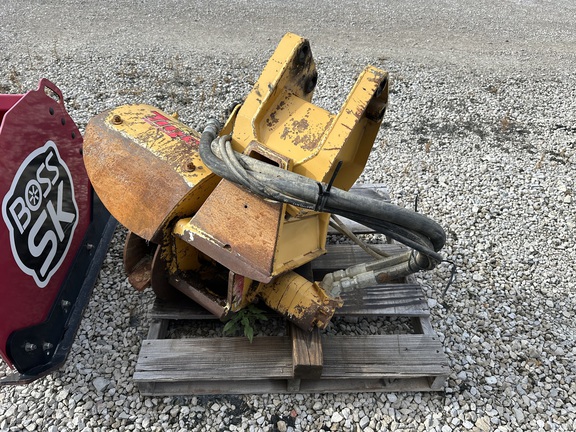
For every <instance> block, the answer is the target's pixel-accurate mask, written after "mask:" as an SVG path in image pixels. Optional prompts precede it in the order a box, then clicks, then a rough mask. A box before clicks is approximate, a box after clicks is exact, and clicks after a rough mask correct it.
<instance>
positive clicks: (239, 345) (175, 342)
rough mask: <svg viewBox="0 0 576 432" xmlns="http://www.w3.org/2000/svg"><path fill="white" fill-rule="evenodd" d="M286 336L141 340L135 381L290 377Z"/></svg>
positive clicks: (288, 342)
mask: <svg viewBox="0 0 576 432" xmlns="http://www.w3.org/2000/svg"><path fill="white" fill-rule="evenodd" d="M291 358H292V349H291V340H290V338H289V337H287V336H284V337H280V336H276V337H257V338H254V340H253V342H252V343H250V342H248V340H247V339H246V338H240V337H234V338H232V337H231V338H191V339H158V340H145V341H143V342H142V348H141V350H140V355H139V357H138V362H137V364H136V372H135V374H134V379H135V380H136V381H174V380H182V379H197V380H222V379H225V380H247V379H248V380H249V379H256V378H285V379H287V378H291V377H292V361H291Z"/></svg>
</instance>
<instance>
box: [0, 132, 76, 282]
mask: <svg viewBox="0 0 576 432" xmlns="http://www.w3.org/2000/svg"><path fill="white" fill-rule="evenodd" d="M2 217H3V218H4V222H5V223H6V225H7V226H8V229H9V231H10V246H11V247H12V253H13V254H14V259H15V260H16V262H17V263H18V266H19V267H20V269H21V270H22V271H23V272H24V273H26V274H28V275H30V276H32V277H33V278H34V281H35V282H36V284H37V285H38V286H39V287H40V288H44V287H45V286H46V285H47V284H48V282H49V281H50V278H51V277H52V276H53V275H54V273H56V271H57V270H58V268H59V267H60V265H61V264H62V262H63V261H64V258H65V257H66V254H67V253H68V249H69V248H70V243H71V242H72V237H73V235H74V230H75V229H76V225H78V206H77V205H76V200H75V199H74V184H73V182H72V176H71V175H70V171H69V170H68V167H67V166H66V163H65V162H64V161H63V160H62V159H61V158H60V154H59V153H58V149H57V148H56V144H54V142H53V141H48V142H47V143H46V144H45V145H44V146H43V147H41V148H39V149H36V150H34V151H33V152H32V153H30V154H29V155H28V157H27V158H26V159H25V160H24V162H22V165H20V168H18V171H17V172H16V176H15V177H14V180H12V186H11V187H10V190H9V191H8V193H7V194H6V196H5V197H4V199H3V200H2Z"/></svg>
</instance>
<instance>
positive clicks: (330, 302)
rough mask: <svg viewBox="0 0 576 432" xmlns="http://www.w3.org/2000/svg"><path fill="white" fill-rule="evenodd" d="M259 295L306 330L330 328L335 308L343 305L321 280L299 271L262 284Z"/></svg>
mask: <svg viewBox="0 0 576 432" xmlns="http://www.w3.org/2000/svg"><path fill="white" fill-rule="evenodd" d="M255 295H256V296H257V297H259V298H261V299H262V300H264V302H265V303H266V305H267V306H269V307H270V308H272V309H274V310H275V311H277V312H279V313H280V314H281V315H284V316H286V318H287V319H288V320H290V321H291V322H293V323H294V324H295V325H297V326H298V327H300V328H302V329H303V330H310V329H312V328H314V327H318V328H320V329H324V328H326V326H327V325H328V324H329V322H330V319H331V318H332V316H333V315H334V312H335V310H336V309H337V308H338V307H341V306H342V304H343V303H342V300H341V299H340V298H335V297H331V296H329V295H328V294H326V292H325V291H324V290H323V289H322V288H320V286H319V285H318V284H317V283H315V282H310V281H308V280H307V279H306V278H304V277H302V276H300V275H299V274H297V273H295V272H288V273H285V274H283V275H282V276H279V277H277V278H276V279H274V280H273V281H272V282H270V283H268V284H260V285H259V287H258V288H257V293H255Z"/></svg>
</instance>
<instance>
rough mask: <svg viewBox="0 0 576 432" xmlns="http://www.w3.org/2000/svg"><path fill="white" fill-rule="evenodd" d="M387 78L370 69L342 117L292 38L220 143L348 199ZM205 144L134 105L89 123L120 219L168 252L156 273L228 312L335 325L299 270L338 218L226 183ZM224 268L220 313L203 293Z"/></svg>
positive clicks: (98, 172) (91, 152) (88, 153)
mask: <svg viewBox="0 0 576 432" xmlns="http://www.w3.org/2000/svg"><path fill="white" fill-rule="evenodd" d="M387 77H388V75H387V73H386V72H385V71H382V70H380V69H377V68H375V67H372V66H368V67H367V68H366V69H364V71H363V72H362V73H361V74H360V76H359V78H358V80H357V81H356V83H355V85H354V86H353V88H352V90H351V91H350V94H349V95H348V97H347V99H346V101H345V102H344V105H343V106H342V108H341V109H340V111H339V112H338V113H337V114H332V113H330V112H328V111H326V110H324V109H322V108H320V107H318V106H316V105H314V104H313V103H312V95H313V92H314V89H315V86H316V81H317V79H318V74H317V71H316V66H315V64H314V60H313V58H312V53H311V50H310V45H309V43H308V41H307V40H306V39H303V38H301V37H299V36H296V35H294V34H290V33H289V34H287V35H285V36H284V37H283V38H282V41H281V42H280V44H279V46H278V48H277V49H276V51H275V52H274V54H273V56H272V57H271V58H270V60H269V61H268V63H267V65H266V67H265V68H264V70H263V72H262V74H261V76H260V78H259V79H258V81H257V82H256V83H255V85H254V87H253V89H252V91H251V92H250V93H249V94H248V96H247V97H246V98H245V100H244V102H243V103H242V105H241V106H238V107H236V108H235V109H234V110H233V112H232V114H231V115H230V117H229V118H228V120H227V122H226V124H225V126H224V128H223V130H222V132H221V134H222V135H228V134H230V135H231V137H232V138H231V142H232V146H233V148H234V149H235V150H236V151H238V152H243V153H246V154H248V155H250V156H252V157H255V158H258V159H260V160H265V161H268V162H269V163H272V164H276V165H278V166H280V167H281V168H283V169H286V170H290V171H294V172H296V173H298V174H301V175H304V176H306V177H309V178H311V179H314V180H316V181H318V182H322V183H328V182H329V181H331V180H333V181H334V183H333V184H334V186H335V187H338V188H341V189H345V190H347V189H349V188H350V187H351V186H352V185H353V184H354V182H355V181H356V179H357V178H358V176H359V175H360V174H361V172H362V170H363V169H364V166H365V164H366V161H367V159H368V155H369V153H370V151H371V148H372V145H373V142H374V139H375V137H376V134H377V131H378V129H379V126H380V123H381V121H382V116H383V115H384V112H385V110H386V107H387V102H388V80H387ZM199 138H200V136H199V134H198V133H197V132H196V131H194V130H193V129H191V128H189V127H188V126H186V125H185V124H183V123H182V122H180V121H179V120H178V119H177V116H170V115H168V114H166V113H164V112H162V111H160V110H158V109H157V108H154V107H152V106H149V105H126V106H122V107H118V108H115V109H113V110H109V111H106V112H104V113H102V114H100V115H99V116H96V117H95V118H94V119H92V120H91V121H90V122H89V124H88V126H87V130H86V137H85V141H84V142H85V145H84V158H85V164H86V168H87V171H88V174H89V176H90V179H91V181H92V183H93V184H94V188H95V190H96V192H97V193H98V195H99V196H100V197H101V199H102V201H103V202H104V204H105V205H106V207H107V208H108V209H109V210H110V211H111V213H112V214H113V215H114V216H115V217H116V219H118V220H119V222H120V223H122V224H123V225H125V226H126V227H128V228H129V229H130V230H131V231H133V232H134V233H135V234H137V235H138V236H140V237H142V238H143V239H145V240H150V241H153V242H155V243H158V244H159V248H158V251H159V253H158V259H157V260H155V261H154V262H153V264H152V265H153V267H154V271H155V272H156V274H157V275H158V272H164V273H165V277H164V274H162V277H160V278H157V279H156V280H158V281H160V282H159V285H160V284H162V285H163V284H164V283H165V284H168V282H167V281H178V284H179V285H178V289H179V290H181V291H182V292H185V293H188V294H187V295H189V296H191V297H192V298H194V299H200V301H203V302H205V303H202V304H203V305H204V306H206V307H207V308H208V309H209V310H216V309H217V310H218V311H219V313H228V312H235V311H238V310H240V309H241V308H243V307H245V306H246V305H247V304H249V303H250V302H252V301H254V300H255V299H257V298H261V299H263V300H264V301H265V303H266V304H267V305H268V306H270V307H271V308H273V309H275V310H277V311H278V312H280V313H281V314H283V315H286V316H287V317H289V319H291V320H292V321H294V322H295V323H296V324H297V325H299V326H301V327H302V328H310V327H311V326H318V327H321V328H324V327H325V326H326V325H327V323H328V321H329V320H330V318H331V317H332V315H333V313H334V311H335V309H336V308H337V307H339V306H341V304H342V303H341V301H340V300H339V299H335V298H331V297H329V296H328V295H327V294H326V293H325V292H324V291H323V290H322V289H321V288H320V286H319V285H318V284H316V283H313V282H309V281H307V280H306V279H304V278H303V277H301V276H299V275H297V274H296V273H294V272H293V271H291V270H293V269H295V268H297V267H299V266H301V265H303V264H305V263H307V262H309V261H311V260H312V259H314V258H316V257H318V256H319V255H321V254H322V253H324V252H325V244H326V234H327V230H328V222H329V217H330V215H328V214H326V213H321V212H315V211H311V210H305V209H301V208H298V207H294V206H292V205H286V204H280V203H275V202H270V201H268V200H264V199H262V198H259V197H257V196H255V195H254V194H252V193H251V192H248V191H247V190H245V189H243V188H242V187H239V186H236V185H234V184H232V183H230V182H228V181H222V182H220V178H219V177H217V176H216V175H214V174H213V173H212V172H211V171H210V170H209V169H208V168H207V167H206V166H205V165H204V163H203V161H202V160H201V158H200V155H199V153H198V145H199ZM338 163H341V168H340V170H339V172H338V174H337V176H335V177H334V173H335V169H336V166H337V165H338ZM333 177H334V178H333ZM219 182H220V183H219ZM224 268H226V269H229V270H230V275H229V277H228V293H227V295H224V297H222V298H220V299H219V301H218V303H219V305H218V308H212V309H210V306H211V303H210V302H211V301H212V300H210V299H213V298H214V297H213V294H214V293H208V294H210V295H203V293H202V292H201V291H202V290H206V289H208V290H209V288H206V286H205V284H204V280H206V281H209V278H210V275H211V274H212V273H213V272H219V274H221V273H222V271H223V269H224ZM190 272H193V273H195V275H194V276H193V277H190V278H189V279H187V275H189V274H190ZM224 275H225V276H226V271H224ZM218 279H219V280H221V279H222V278H221V277H219V278H218ZM154 280H155V278H154V275H152V284H153V285H154ZM196 282H198V284H197V285H195V283H196ZM170 283H172V282H170ZM208 285H209V283H208ZM164 288H165V286H164V285H163V286H162V288H161V289H159V290H158V291H157V290H156V289H155V291H156V292H157V293H158V292H160V291H162V290H163V289H164ZM220 300H222V301H220ZM222 302H225V303H226V305H225V307H223V308H222V305H221V303H222Z"/></svg>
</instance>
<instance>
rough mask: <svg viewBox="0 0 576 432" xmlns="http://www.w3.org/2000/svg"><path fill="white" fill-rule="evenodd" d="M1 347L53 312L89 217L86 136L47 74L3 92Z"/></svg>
mask: <svg viewBox="0 0 576 432" xmlns="http://www.w3.org/2000/svg"><path fill="white" fill-rule="evenodd" d="M0 121H1V124H0V202H1V205H2V217H1V219H2V220H0V271H1V274H0V354H1V355H2V357H3V358H4V360H5V361H6V362H8V364H10V360H9V358H8V356H7V353H6V341H7V339H8V337H9V336H10V333H11V332H13V331H14V330H16V329H20V328H25V327H28V326H32V325H35V324H38V323H41V322H42V321H44V319H45V318H46V316H47V314H48V312H49V310H50V307H51V306H52V303H53V301H54V299H55V297H56V295H57V294H58V290H59V287H60V285H61V284H62V282H63V281H64V279H65V277H66V274H67V272H68V268H69V267H70V264H71V263H72V261H73V259H74V256H75V255H76V252H77V251H78V247H79V246H80V243H81V242H82V239H83V237H84V233H85V232H86V229H87V227H88V225H89V223H90V211H91V209H90V206H91V200H90V198H91V196H90V194H91V191H90V184H89V181H88V177H87V175H86V171H85V168H84V164H83V161H82V153H81V149H82V136H81V135H80V132H79V130H78V128H77V127H76V125H75V123H74V122H73V120H72V118H71V117H70V116H69V115H68V113H67V112H66V110H65V108H64V99H63V97H62V93H61V92H60V90H59V89H58V88H57V87H56V86H55V85H54V84H52V83H51V82H49V81H48V80H46V79H43V80H41V81H40V83H39V86H38V90H34V91H30V92H28V93H26V94H25V95H24V96H20V95H0Z"/></svg>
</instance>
